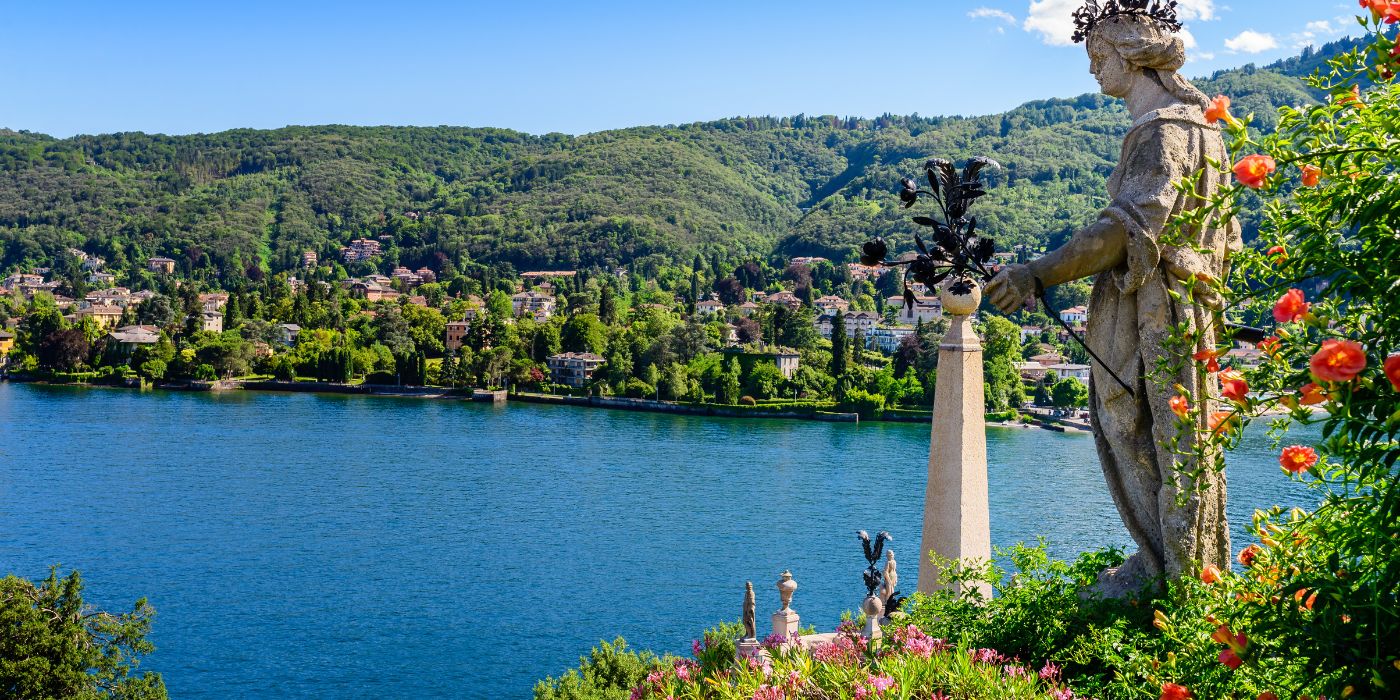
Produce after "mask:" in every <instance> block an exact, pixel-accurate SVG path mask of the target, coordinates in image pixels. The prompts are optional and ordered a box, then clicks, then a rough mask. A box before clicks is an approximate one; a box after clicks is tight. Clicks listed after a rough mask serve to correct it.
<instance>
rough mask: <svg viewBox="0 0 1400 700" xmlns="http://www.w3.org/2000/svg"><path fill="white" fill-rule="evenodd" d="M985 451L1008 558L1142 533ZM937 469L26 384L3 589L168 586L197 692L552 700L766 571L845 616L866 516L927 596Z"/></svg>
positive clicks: (1026, 438)
mask: <svg viewBox="0 0 1400 700" xmlns="http://www.w3.org/2000/svg"><path fill="white" fill-rule="evenodd" d="M987 442H988V452H989V456H990V462H991V464H990V480H991V486H990V495H991V516H992V540H993V542H994V543H996V544H1000V545H1005V544H1010V543H1013V542H1016V541H1030V540H1034V539H1035V538H1036V537H1037V536H1044V537H1046V538H1047V539H1048V540H1049V542H1050V545H1051V548H1052V550H1053V551H1054V552H1055V553H1056V554H1057V555H1060V556H1071V555H1073V554H1074V553H1075V552H1078V551H1080V550H1083V549H1088V548H1093V547H1099V546H1103V545H1120V546H1128V545H1129V538H1128V536H1127V533H1126V532H1125V531H1124V530H1123V526H1122V524H1121V523H1120V522H1119V519H1118V516H1117V514H1116V512H1115V510H1114V508H1113V504H1112V502H1111V501H1110V499H1109V497H1108V494H1107V492H1106V491H1105V488H1104V485H1103V478H1102V475H1101V474H1100V472H1099V467H1098V463H1097V459H1096V457H1095V454H1094V447H1093V441H1092V439H1091V438H1089V437H1088V436H1085V435H1066V434H1058V433H1051V432H1047V431H1043V430H1015V429H997V428H992V429H989V430H988V435H987ZM1276 454H1277V453H1276V452H1275V451H1274V450H1273V448H1272V447H1271V445H1270V444H1269V443H1268V441H1267V440H1266V439H1265V437H1264V436H1263V435H1262V434H1259V435H1252V436H1251V437H1250V439H1249V440H1247V442H1246V444H1245V445H1244V446H1243V448H1242V449H1241V451H1240V452H1238V453H1236V454H1235V455H1233V457H1232V461H1231V466H1230V470H1229V475H1228V476H1229V479H1230V487H1229V488H1230V496H1231V508H1230V517H1231V519H1232V524H1233V526H1234V528H1235V530H1236V535H1235V536H1236V538H1237V541H1243V530H1242V528H1243V525H1245V524H1246V523H1247V521H1248V517H1249V514H1250V513H1251V512H1252V511H1253V510H1254V509H1255V508H1257V507H1263V506H1267V505H1270V504H1274V503H1284V504H1292V503H1308V502H1309V501H1310V499H1311V496H1310V495H1309V494H1307V493H1306V492H1304V491H1302V490H1301V489H1300V488H1299V487H1298V486H1296V485H1293V484H1290V483H1289V482H1288V480H1287V479H1285V478H1284V476H1283V475H1282V473H1281V472H1280V470H1279V468H1278V464H1277V458H1276V456H1275V455H1276ZM927 455H928V426H926V425H909V424H891V423H864V424H861V425H858V426H857V425H845V424H830V423H815V422H805V421H753V420H729V419H708V418H695V417H688V416H672V415H664V414H651V413H629V412H620V411H608V410H589V409H579V408H571V407H555V406H534V405H522V404H511V405H509V406H507V407H493V406H489V405H484V404H472V403H462V402H447V401H423V400H413V399H392V398H375V397H349V396H316V395H306V394H259V393H238V392H235V393H228V394H187V393H165V392H147V393H139V392H133V391H125V390H109V389H75V388H61V387H41V386H29V385H15V384H3V383H0V504H3V505H0V574H4V573H15V574H19V575H22V576H27V577H30V578H39V577H42V576H43V575H45V574H46V572H47V569H48V567H49V565H51V564H54V563H61V564H62V565H63V567H64V568H65V569H67V568H78V569H80V570H81V571H82V572H83V575H84V579H85V580H86V583H87V586H88V589H87V594H88V597H89V599H90V601H91V602H93V603H95V604H97V605H99V606H102V607H105V608H109V609H119V608H128V607H129V606H130V604H131V603H132V602H133V601H134V600H135V599H136V598H138V597H141V596H146V597H148V598H149V599H150V601H151V603H152V604H153V605H154V606H155V608H156V610H157V618H156V622H155V627H154V632H153V634H152V640H153V641H154V642H155V644H156V645H157V647H158V649H157V651H156V652H155V653H154V654H152V655H151V656H150V657H148V659H147V662H146V664H145V666H144V668H149V669H152V670H156V671H160V672H161V673H163V674H164V676H165V681H166V684H167V686H168V687H169V689H170V691H171V697H176V698H223V697H247V696H253V697H280V698H309V697H444V696H453V697H528V696H529V694H530V690H531V687H532V686H533V684H534V682H535V681H536V680H537V679H539V678H542V677H544V676H545V675H558V674H559V673H560V672H561V671H563V670H565V669H566V668H567V667H569V666H571V665H573V664H575V663H576V662H577V659H578V656H579V655H580V654H583V653H585V652H586V651H587V650H588V649H589V648H590V647H591V646H592V645H593V644H594V643H596V642H597V641H598V640H600V639H611V638H613V637H615V636H618V635H622V636H625V637H626V638H627V639H628V641H629V642H630V643H632V644H633V645H634V646H640V647H646V648H651V649H654V650H657V651H673V652H684V651H687V650H688V648H689V642H690V640H691V639H693V638H694V637H696V636H697V635H698V634H699V633H700V632H701V631H702V630H703V629H704V628H705V627H707V626H709V625H711V624H713V623H714V622H716V621H719V620H725V619H736V618H737V617H738V613H739V607H740V603H741V600H742V594H743V586H744V581H745V580H752V581H753V582H754V585H755V588H756V589H757V590H758V591H759V607H760V613H761V614H760V618H763V617H764V615H763V614H762V613H763V612H764V610H765V609H767V608H769V607H770V606H771V604H772V603H774V602H776V593H775V592H773V591H772V584H773V582H774V581H775V580H776V579H777V574H778V573H779V572H781V571H782V570H783V569H785V568H787V569H791V570H792V572H793V575H794V578H796V580H797V581H798V583H799V586H800V587H799V589H798V591H797V594H796V596H795V598H794V601H793V607H794V608H795V609H796V610H798V612H799V613H801V615H802V617H803V621H804V623H810V624H814V625H816V626H817V627H819V628H829V627H831V626H833V625H834V624H835V623H836V622H837V621H838V620H839V617H840V614H841V612H842V611H843V610H847V609H854V608H855V607H856V605H857V604H858V602H859V598H860V596H861V595H862V594H863V592H864V588H863V586H862V585H861V579H860V571H861V569H862V568H863V567H864V560H863V559H862V558H861V556H860V548H859V544H858V543H857V541H856V539H855V537H854V534H853V533H854V531H855V530H856V529H859V528H864V529H867V530H870V531H871V532H874V531H876V530H879V529H886V530H889V531H890V532H891V533H893V535H894V538H895V540H894V543H893V544H892V545H891V548H892V549H894V550H895V552H896V556H898V557H899V558H900V560H901V563H902V564H903V566H902V567H901V572H902V574H903V576H902V578H903V579H904V580H905V581H906V582H907V585H904V586H901V587H902V588H904V589H906V590H912V588H913V583H914V579H915V578H916V572H917V565H916V563H915V556H913V554H914V551H915V549H916V548H917V543H918V538H919V528H920V522H921V517H922V516H921V513H922V508H923V493H924V479H925V476H924V474H925V469H926V467H925V462H926V460H927ZM1237 548H1238V547H1237ZM761 626H762V625H761Z"/></svg>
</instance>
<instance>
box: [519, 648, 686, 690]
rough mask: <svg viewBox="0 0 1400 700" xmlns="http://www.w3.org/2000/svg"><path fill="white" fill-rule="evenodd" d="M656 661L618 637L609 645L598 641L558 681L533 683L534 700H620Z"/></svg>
mask: <svg viewBox="0 0 1400 700" xmlns="http://www.w3.org/2000/svg"><path fill="white" fill-rule="evenodd" d="M659 662H660V659H658V658H657V657H656V656H655V655H653V654H652V653H651V652H649V651H643V652H636V651H632V650H631V649H628V648H627V642H626V640H624V639H623V638H622V637H618V638H617V639H616V640H615V641H613V642H612V643H611V644H610V643H608V642H599V643H598V646H596V647H593V650H592V651H590V652H588V656H585V657H582V658H580V659H579V664H578V668H571V669H569V671H568V672H567V673H565V674H564V675H562V676H560V677H559V678H558V679H554V678H546V679H545V680H542V681H540V682H539V683H536V684H535V698H536V700H613V699H614V698H616V699H618V700H622V699H624V698H626V697H627V694H628V692H629V691H630V690H631V689H632V688H633V687H635V686H637V685H638V684H640V683H641V682H642V679H644V678H646V675H647V673H650V672H651V670H652V669H653V668H655V667H656V666H657V664H658V663H659Z"/></svg>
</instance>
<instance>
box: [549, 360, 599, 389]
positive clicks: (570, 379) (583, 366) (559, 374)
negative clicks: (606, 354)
mask: <svg viewBox="0 0 1400 700" xmlns="http://www.w3.org/2000/svg"><path fill="white" fill-rule="evenodd" d="M546 362H547V363H548V365H549V376H550V379H551V381H553V382H554V383H555V384H567V385H568V386H571V387H573V388H575V389H578V388H581V387H584V386H586V385H587V384H588V382H590V381H592V379H593V372H594V371H595V370H597V369H598V368H599V367H601V366H602V364H603V358H602V357H600V356H598V355H595V354H593V353H591V352H564V353H560V354H558V355H550V356H549V358H548V360H546Z"/></svg>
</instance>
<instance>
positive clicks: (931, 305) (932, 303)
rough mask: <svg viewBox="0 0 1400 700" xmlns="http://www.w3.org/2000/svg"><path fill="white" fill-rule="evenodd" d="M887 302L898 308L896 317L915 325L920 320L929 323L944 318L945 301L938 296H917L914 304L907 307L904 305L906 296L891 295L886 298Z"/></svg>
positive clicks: (901, 321) (902, 321) (900, 320)
mask: <svg viewBox="0 0 1400 700" xmlns="http://www.w3.org/2000/svg"><path fill="white" fill-rule="evenodd" d="M885 304H886V305H888V306H892V307H894V308H895V309H896V310H897V311H896V314H895V319H897V320H898V321H899V322H900V323H906V324H910V325H914V324H917V323H919V322H920V321H923V322H924V323H929V322H930V321H937V320H938V319H940V318H943V302H941V301H939V300H938V297H936V296H916V297H914V305H913V306H910V307H907V308H906V307H905V305H904V297H890V298H889V299H886V300H885Z"/></svg>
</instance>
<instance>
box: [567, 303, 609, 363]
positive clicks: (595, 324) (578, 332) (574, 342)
mask: <svg viewBox="0 0 1400 700" xmlns="http://www.w3.org/2000/svg"><path fill="white" fill-rule="evenodd" d="M559 338H560V345H561V346H562V347H563V349H564V351H565V352H592V353H599V354H601V353H602V352H603V351H604V350H606V349H607V346H608V335H607V329H606V328H604V327H603V323H602V321H599V320H598V317H597V316H594V315H593V314H586V313H585V314H574V315H573V316H570V317H569V320H568V321H565V322H564V329H563V331H562V332H561V333H560V334H559Z"/></svg>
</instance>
